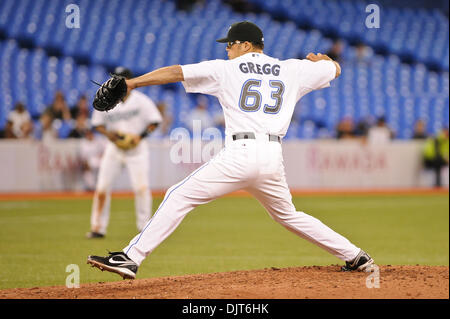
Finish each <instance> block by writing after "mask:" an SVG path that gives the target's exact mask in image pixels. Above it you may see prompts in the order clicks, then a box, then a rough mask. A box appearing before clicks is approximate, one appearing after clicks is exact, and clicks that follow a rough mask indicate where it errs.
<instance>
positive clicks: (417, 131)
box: [413, 120, 428, 139]
mask: <svg viewBox="0 0 450 319" xmlns="http://www.w3.org/2000/svg"><path fill="white" fill-rule="evenodd" d="M427 137H428V136H427V133H426V126H425V122H424V121H422V120H418V121H417V122H416V124H415V125H414V134H413V139H426V138H427Z"/></svg>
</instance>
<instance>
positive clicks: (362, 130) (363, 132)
mask: <svg viewBox="0 0 450 319" xmlns="http://www.w3.org/2000/svg"><path fill="white" fill-rule="evenodd" d="M369 128H370V124H369V121H368V120H367V119H363V120H360V121H359V122H358V123H357V124H356V127H355V131H354V132H355V136H356V137H361V138H366V137H367V134H368V133H369Z"/></svg>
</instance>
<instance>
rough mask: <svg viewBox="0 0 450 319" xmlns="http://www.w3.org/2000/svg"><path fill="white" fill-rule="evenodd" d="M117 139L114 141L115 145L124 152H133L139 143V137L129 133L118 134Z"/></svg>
mask: <svg viewBox="0 0 450 319" xmlns="http://www.w3.org/2000/svg"><path fill="white" fill-rule="evenodd" d="M116 137H117V139H116V140H115V141H114V144H116V146H117V147H118V148H120V149H122V150H125V151H127V150H131V149H132V148H135V147H136V146H137V145H138V143H139V136H137V135H134V134H129V133H122V132H117V133H116Z"/></svg>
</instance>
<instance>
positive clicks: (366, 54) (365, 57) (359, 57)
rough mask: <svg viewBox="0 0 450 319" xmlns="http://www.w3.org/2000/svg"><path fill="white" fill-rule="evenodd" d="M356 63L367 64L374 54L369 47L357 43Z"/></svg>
mask: <svg viewBox="0 0 450 319" xmlns="http://www.w3.org/2000/svg"><path fill="white" fill-rule="evenodd" d="M355 53H356V62H363V63H364V62H369V61H370V59H371V58H372V57H373V55H374V53H373V50H372V48H371V47H369V46H367V45H365V44H364V43H362V42H359V43H358V44H357V45H356V48H355Z"/></svg>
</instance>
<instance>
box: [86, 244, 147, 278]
mask: <svg viewBox="0 0 450 319" xmlns="http://www.w3.org/2000/svg"><path fill="white" fill-rule="evenodd" d="M87 263H88V264H90V265H92V267H97V268H99V269H100V270H101V271H103V270H107V271H110V272H115V273H116V274H119V275H120V276H122V278H123V279H135V278H136V273H137V270H138V265H137V264H136V263H135V262H134V261H132V260H131V259H130V258H129V257H128V256H127V255H126V254H125V253H123V252H121V251H119V252H109V256H106V257H100V256H88V259H87Z"/></svg>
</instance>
